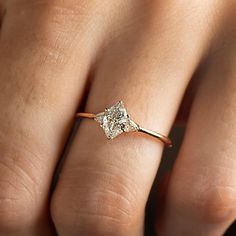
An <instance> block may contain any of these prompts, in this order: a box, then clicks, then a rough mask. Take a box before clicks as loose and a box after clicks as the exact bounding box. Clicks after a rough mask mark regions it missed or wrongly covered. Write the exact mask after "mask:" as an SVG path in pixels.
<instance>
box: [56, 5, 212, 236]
mask: <svg viewBox="0 0 236 236" xmlns="http://www.w3.org/2000/svg"><path fill="white" fill-rule="evenodd" d="M172 3H173V2H171V4H164V3H163V5H162V4H161V3H160V5H159V3H158V4H155V3H154V2H152V3H149V4H148V3H147V2H145V4H143V5H141V4H140V5H139V4H133V3H132V4H133V5H132V9H133V11H132V14H131V15H130V19H129V20H130V21H131V20H132V21H131V22H132V26H133V27H132V28H127V27H125V26H126V25H124V27H121V28H124V29H125V30H124V31H121V32H119V37H117V38H115V39H114V40H113V41H112V42H111V43H110V45H109V46H108V47H107V48H106V50H105V51H104V54H103V56H102V57H101V58H100V61H99V62H98V67H97V70H96V73H95V78H94V82H93V84H92V87H91V90H90V92H89V97H88V101H87V106H86V111H89V112H95V113H98V112H101V111H103V110H104V108H105V107H109V106H111V105H113V104H114V103H115V102H116V101H118V100H120V99H122V100H123V101H124V104H125V106H126V107H127V110H128V112H129V113H130V115H131V117H132V118H133V119H134V120H135V121H137V122H139V123H140V124H142V125H143V126H144V127H146V128H151V129H154V130H156V131H158V132H161V133H163V134H167V133H168V131H169V129H170V127H171V125H172V123H173V121H174V118H175V116H176V112H177V110H178V106H179V103H180V101H181V98H182V95H183V93H184V91H185V88H186V86H187V84H188V81H189V79H190V78H191V76H192V74H193V72H194V70H195V68H196V67H197V65H198V63H199V61H200V60H201V57H202V55H203V52H204V50H205V47H206V42H207V39H208V36H209V35H208V33H207V30H206V29H204V30H202V29H203V28H201V27H203V25H200V27H199V20H198V17H200V15H201V14H200V13H201V11H199V12H198V13H196V14H195V15H191V16H190V15H189V10H190V9H191V7H189V5H188V4H187V3H186V5H184V7H183V6H182V8H180V7H179V6H178V5H175V4H173V5H172ZM130 4H131V3H130ZM129 6H130V5H129V4H127V6H126V8H125V9H127V8H128V7H129ZM176 7H177V8H178V7H179V8H178V9H179V11H176ZM202 7H203V6H202ZM154 8H155V11H154V10H153V9H154ZM144 9H145V10H144ZM118 10H119V9H117V11H118ZM122 12H124V10H123V11H122ZM170 12H171V14H170ZM204 13H205V12H204ZM205 14H206V13H205ZM167 16H168V17H167ZM201 16H202V15H201ZM121 17H122V14H121ZM186 17H189V20H187V21H186ZM176 19H178V22H181V23H180V25H181V27H180V26H179V27H178V25H176ZM127 24H130V23H129V21H128V23H127ZM192 28H194V30H192ZM197 29H199V30H197ZM190 33H191V34H192V37H191V38H189V34H190ZM193 40H194V42H195V43H193ZM180 57H181V60H176V58H180ZM176 81H178V82H177V83H178V86H176ZM161 153H162V145H161V144H160V143H159V142H158V141H156V140H153V139H150V138H148V137H145V136H142V135H139V134H136V133H135V134H134V133H132V134H131V133H129V134H123V135H121V136H119V137H117V138H115V139H114V140H112V141H108V140H107V139H106V138H105V136H104V133H103V131H102V130H101V128H100V127H99V125H98V124H96V123H95V122H94V121H90V120H83V121H82V123H81V126H80V128H79V131H78V134H77V136H76V138H75V140H74V143H73V145H72V148H71V151H70V153H69V155H68V157H67V159H66V161H65V164H64V168H63V170H62V173H61V175H60V178H59V182H58V185H57V188H56V190H55V192H54V195H53V200H52V215H53V219H54V222H55V225H56V228H57V231H58V233H59V235H142V233H143V219H144V209H145V204H146V201H147V197H148V194H149V191H150V188H151V185H152V182H153V179H154V177H155V174H156V171H157V168H158V165H159V161H160V158H161Z"/></svg>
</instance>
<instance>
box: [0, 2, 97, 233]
mask: <svg viewBox="0 0 236 236" xmlns="http://www.w3.org/2000/svg"><path fill="white" fill-rule="evenodd" d="M80 11H82V8H81V9H79V8H77V9H76V10H75V9H74V4H72V1H68V2H67V3H66V2H62V1H7V6H6V15H5V19H4V27H3V28H2V32H1V43H0V78H1V80H0V107H1V114H0V173H1V174H0V235H4V236H7V235H24V236H25V235H43V234H44V235H52V228H51V224H50V219H49V218H50V216H49V212H48V195H49V189H50V184H51V179H52V175H53V171H54V168H55V165H56V162H57V160H58V157H59V155H60V153H61V150H62V148H63V144H64V142H65V140H66V138H67V134H68V131H69V129H70V126H71V123H72V121H73V114H74V112H75V111H76V107H77V105H78V101H79V103H80V100H81V97H82V93H83V88H84V86H85V78H86V75H87V73H88V70H89V66H90V62H91V61H92V57H93V54H92V52H94V51H95V50H93V49H94V47H95V45H96V42H95V37H94V38H91V37H89V38H88V39H87V40H86V41H84V40H83V39H82V37H80V36H78V35H79V34H81V35H83V34H84V35H86V34H88V35H90V33H91V31H90V30H89V29H91V27H90V26H89V23H88V22H86V21H83V20H82V19H84V18H83V17H82V16H81V15H82V12H80ZM80 22H83V23H80ZM87 23H88V24H87ZM86 24H87V26H88V29H86V27H85V25H86ZM75 29H76V30H75ZM78 65H79V66H78Z"/></svg>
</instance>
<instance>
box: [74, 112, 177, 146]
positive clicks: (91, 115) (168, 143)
mask: <svg viewBox="0 0 236 236" xmlns="http://www.w3.org/2000/svg"><path fill="white" fill-rule="evenodd" d="M95 117H96V115H95V114H94V113H87V112H78V113H76V118H88V119H94V118H95ZM137 131H138V132H141V133H144V134H147V135H150V136H152V137H154V138H157V139H159V140H160V141H161V142H163V143H164V144H165V145H166V146H167V147H172V141H171V140H170V139H169V138H168V137H166V136H164V135H162V134H159V133H157V132H155V131H152V130H149V129H145V128H143V127H141V126H139V128H138V130H137Z"/></svg>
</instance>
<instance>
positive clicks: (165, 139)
mask: <svg viewBox="0 0 236 236" xmlns="http://www.w3.org/2000/svg"><path fill="white" fill-rule="evenodd" d="M138 131H139V132H142V133H145V134H148V135H151V136H152V137H154V138H157V139H159V140H160V141H162V142H163V143H164V144H165V145H166V146H167V147H172V141H171V140H170V139H169V138H168V137H166V136H164V135H162V134H160V133H157V132H155V131H152V130H149V129H145V128H143V127H139V130H138Z"/></svg>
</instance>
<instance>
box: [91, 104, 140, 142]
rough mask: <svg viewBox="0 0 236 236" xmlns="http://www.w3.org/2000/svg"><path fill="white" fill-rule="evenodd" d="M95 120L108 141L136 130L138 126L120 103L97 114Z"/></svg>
mask: <svg viewBox="0 0 236 236" xmlns="http://www.w3.org/2000/svg"><path fill="white" fill-rule="evenodd" d="M95 120H96V121H97V122H99V124H100V126H101V127H102V128H103V130H104V132H105V134H106V136H107V138H108V139H113V138H115V137H116V136H118V135H119V134H121V133H123V132H132V131H137V130H138V125H137V124H136V123H135V122H134V121H132V120H131V119H130V116H129V115H128V113H127V111H126V109H125V107H124V104H123V102H122V101H119V102H117V103H116V104H115V105H114V106H112V107H110V108H106V109H105V112H101V113H99V114H97V115H96V117H95Z"/></svg>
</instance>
